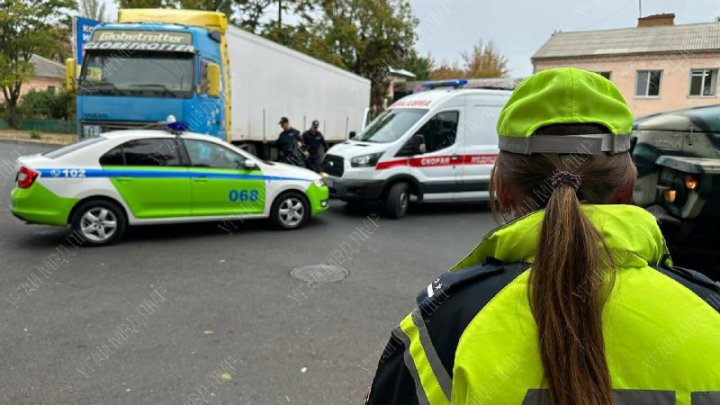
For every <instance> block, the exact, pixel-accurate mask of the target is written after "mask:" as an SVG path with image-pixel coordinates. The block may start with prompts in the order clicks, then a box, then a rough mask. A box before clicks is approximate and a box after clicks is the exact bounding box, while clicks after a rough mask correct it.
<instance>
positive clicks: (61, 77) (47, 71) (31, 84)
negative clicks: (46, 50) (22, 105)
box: [21, 54, 65, 94]
mask: <svg viewBox="0 0 720 405" xmlns="http://www.w3.org/2000/svg"><path fill="white" fill-rule="evenodd" d="M30 63H32V64H33V69H34V73H35V74H34V76H33V77H32V78H31V79H30V80H29V81H28V82H27V83H25V84H23V86H22V88H21V92H22V94H25V93H27V92H29V91H30V90H37V91H43V90H48V89H52V90H60V89H62V88H63V86H64V85H65V66H63V65H62V64H60V63H57V62H55V61H52V60H50V59H47V58H43V57H42V56H40V55H35V54H33V56H31V57H30Z"/></svg>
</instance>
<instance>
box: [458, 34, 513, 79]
mask: <svg viewBox="0 0 720 405" xmlns="http://www.w3.org/2000/svg"><path fill="white" fill-rule="evenodd" d="M462 59H463V62H464V64H465V76H466V77H472V78H483V77H505V76H507V75H508V73H509V71H508V68H507V63H508V61H507V58H506V57H505V56H503V55H501V54H500V53H499V52H498V50H497V49H495V46H494V45H493V43H492V41H490V42H488V43H487V45H484V44H483V41H482V39H481V40H479V41H478V43H477V44H476V45H475V46H473V49H472V51H470V52H469V53H467V52H463V53H462Z"/></svg>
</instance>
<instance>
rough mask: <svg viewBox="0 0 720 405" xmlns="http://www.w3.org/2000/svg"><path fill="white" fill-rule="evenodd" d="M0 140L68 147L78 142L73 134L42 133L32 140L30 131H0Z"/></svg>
mask: <svg viewBox="0 0 720 405" xmlns="http://www.w3.org/2000/svg"><path fill="white" fill-rule="evenodd" d="M0 140H2V141H19V142H30V143H45V144H50V145H68V144H71V143H75V142H77V140H78V137H77V135H74V134H54V133H49V132H42V133H40V134H39V138H35V139H33V138H32V137H31V135H30V131H19V130H16V129H0Z"/></svg>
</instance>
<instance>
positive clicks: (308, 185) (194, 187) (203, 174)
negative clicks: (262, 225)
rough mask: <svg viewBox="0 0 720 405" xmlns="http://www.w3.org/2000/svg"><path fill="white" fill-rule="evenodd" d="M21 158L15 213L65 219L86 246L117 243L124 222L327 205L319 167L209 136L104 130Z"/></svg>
mask: <svg viewBox="0 0 720 405" xmlns="http://www.w3.org/2000/svg"><path fill="white" fill-rule="evenodd" d="M17 162H18V173H17V186H16V187H15V188H14V189H13V191H12V202H11V203H12V205H11V207H12V208H11V210H12V213H13V214H14V215H15V216H17V217H18V218H20V219H22V220H24V221H26V222H28V223H34V224H47V225H58V226H65V225H68V224H69V225H70V226H71V227H72V229H73V230H74V231H75V232H76V233H77V234H78V235H80V236H81V237H82V238H83V239H84V241H85V242H86V243H87V244H89V245H105V244H109V243H113V242H115V241H117V240H118V239H120V237H121V236H122V234H123V232H124V231H125V229H126V227H127V226H129V225H145V224H166V223H178V222H192V221H223V220H234V219H249V218H268V217H269V218H270V219H271V220H272V222H273V223H274V224H275V225H277V226H278V227H279V228H282V229H296V228H299V227H301V226H302V225H303V224H305V223H306V222H307V220H308V219H309V218H310V216H311V215H314V214H318V213H320V212H322V211H325V210H326V209H327V207H328V188H327V187H326V186H325V184H324V181H323V180H322V178H321V177H320V176H319V175H317V174H316V173H314V172H312V171H310V170H306V169H302V168H298V167H294V166H288V165H284V164H279V163H270V162H265V161H262V160H260V159H258V158H256V157H255V156H252V155H250V154H249V153H247V152H245V151H243V150H240V149H238V148H236V147H234V146H232V145H230V144H228V143H225V142H223V141H221V140H219V139H217V138H214V137H211V136H207V135H197V134H190V133H186V134H179V133H170V132H167V131H164V130H131V131H117V132H109V133H105V134H102V135H100V136H99V137H97V138H90V139H87V140H84V141H81V142H78V143H76V144H73V145H70V146H67V147H63V148H60V149H57V150H55V151H51V152H48V153H45V154H37V155H31V156H24V157H20V158H19V159H18V161H17Z"/></svg>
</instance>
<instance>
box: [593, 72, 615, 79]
mask: <svg viewBox="0 0 720 405" xmlns="http://www.w3.org/2000/svg"><path fill="white" fill-rule="evenodd" d="M595 73H597V74H599V75H600V76H602V77H604V78H606V79H608V80H610V73H611V72H595Z"/></svg>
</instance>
